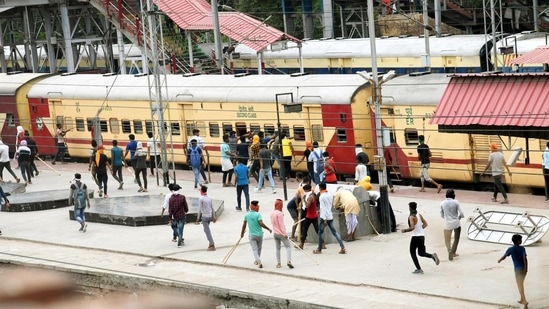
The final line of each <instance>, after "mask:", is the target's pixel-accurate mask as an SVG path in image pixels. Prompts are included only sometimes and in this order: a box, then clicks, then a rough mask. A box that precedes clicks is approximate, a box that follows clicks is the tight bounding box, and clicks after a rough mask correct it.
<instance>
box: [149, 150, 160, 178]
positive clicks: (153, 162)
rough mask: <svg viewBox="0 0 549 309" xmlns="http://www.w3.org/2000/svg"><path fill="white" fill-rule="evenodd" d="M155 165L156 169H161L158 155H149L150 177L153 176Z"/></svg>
mask: <svg viewBox="0 0 549 309" xmlns="http://www.w3.org/2000/svg"><path fill="white" fill-rule="evenodd" d="M156 164H158V168H160V167H162V161H161V160H160V155H151V175H153V176H154V169H155V168H156V167H157V166H156Z"/></svg>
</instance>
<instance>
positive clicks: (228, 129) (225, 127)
mask: <svg viewBox="0 0 549 309" xmlns="http://www.w3.org/2000/svg"><path fill="white" fill-rule="evenodd" d="M232 130H233V124H232V123H230V122H223V134H229V133H230V132H231V131H232Z"/></svg>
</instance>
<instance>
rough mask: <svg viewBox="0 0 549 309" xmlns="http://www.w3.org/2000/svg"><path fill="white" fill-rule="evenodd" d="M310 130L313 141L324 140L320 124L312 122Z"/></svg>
mask: <svg viewBox="0 0 549 309" xmlns="http://www.w3.org/2000/svg"><path fill="white" fill-rule="evenodd" d="M311 132H312V135H313V141H317V142H322V141H324V130H323V128H322V125H319V124H313V125H312V126H311Z"/></svg>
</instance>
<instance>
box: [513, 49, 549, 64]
mask: <svg viewBox="0 0 549 309" xmlns="http://www.w3.org/2000/svg"><path fill="white" fill-rule="evenodd" d="M510 63H511V64H532V63H549V45H544V46H539V47H537V48H535V49H534V50H532V51H531V52H527V53H525V54H524V55H522V56H520V57H517V58H515V59H513V60H511V62H510Z"/></svg>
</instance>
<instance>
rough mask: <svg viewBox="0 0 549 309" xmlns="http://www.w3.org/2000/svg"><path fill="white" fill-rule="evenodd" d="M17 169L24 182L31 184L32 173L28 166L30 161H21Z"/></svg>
mask: <svg viewBox="0 0 549 309" xmlns="http://www.w3.org/2000/svg"><path fill="white" fill-rule="evenodd" d="M19 167H20V168H21V176H23V180H24V181H25V182H32V179H31V178H32V171H31V166H30V161H21V162H19Z"/></svg>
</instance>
